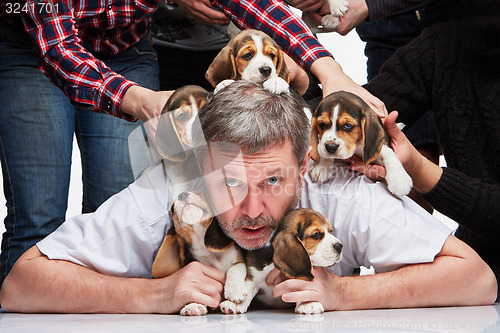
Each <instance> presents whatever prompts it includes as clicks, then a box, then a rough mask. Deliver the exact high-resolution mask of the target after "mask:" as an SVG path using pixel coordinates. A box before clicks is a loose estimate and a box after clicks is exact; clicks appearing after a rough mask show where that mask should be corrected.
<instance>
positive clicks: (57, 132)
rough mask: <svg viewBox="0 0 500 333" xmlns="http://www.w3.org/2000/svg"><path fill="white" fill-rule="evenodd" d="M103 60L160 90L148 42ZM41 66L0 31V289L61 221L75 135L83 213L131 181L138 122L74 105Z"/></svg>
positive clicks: (15, 38) (11, 34)
mask: <svg viewBox="0 0 500 333" xmlns="http://www.w3.org/2000/svg"><path fill="white" fill-rule="evenodd" d="M103 60H104V62H105V63H106V65H107V66H109V67H110V68H111V69H112V70H113V71H115V72H117V73H120V74H121V75H123V76H124V77H126V78H127V79H129V80H132V81H135V82H137V83H138V84H140V85H141V86H143V87H147V88H150V89H153V90H158V87H159V83H158V75H159V70H158V64H157V61H156V52H155V51H154V49H153V47H152V45H151V43H150V42H149V40H147V39H144V40H143V41H141V42H139V43H137V44H136V45H134V46H133V47H131V48H129V49H128V50H127V51H125V52H123V53H120V54H118V55H116V56H110V57H106V58H105V59H103ZM39 61H40V59H39V56H38V53H37V49H36V46H35V45H34V44H33V43H32V42H31V40H30V39H29V38H28V36H27V35H26V34H25V33H23V32H19V31H13V28H11V27H7V26H5V25H0V157H1V159H0V161H1V165H2V172H3V179H4V193H5V197H6V199H7V217H6V218H5V228H6V232H5V234H4V235H3V240H2V253H1V256H0V261H1V263H0V284H1V283H2V282H3V279H4V278H5V276H7V274H8V273H9V271H10V270H11V268H12V266H13V265H14V263H15V262H16V260H17V259H18V258H19V256H20V255H21V254H23V253H24V252H25V251H26V250H27V249H28V248H30V247H31V246H33V245H34V244H35V243H36V242H37V241H39V240H41V239H42V238H44V237H45V236H46V235H48V234H49V233H51V232H52V231H54V230H55V229H56V228H57V227H58V226H59V225H60V224H61V223H62V222H63V221H64V220H65V212H66V208H67V204H68V189H69V180H70V169H71V151H72V147H73V135H74V134H76V138H77V141H78V145H79V147H80V153H81V159H82V175H83V176H82V178H83V179H82V181H83V212H92V211H94V210H95V209H96V208H97V207H99V205H101V203H103V202H104V201H105V200H106V199H107V198H109V197H110V196H111V195H113V194H115V193H117V192H119V191H120V190H122V189H124V188H125V187H126V186H127V185H128V184H130V183H131V182H133V181H134V176H133V173H132V168H131V165H130V159H129V153H128V145H127V143H128V136H129V134H130V132H131V131H132V130H134V129H135V128H136V127H137V126H140V123H139V122H136V123H133V122H127V121H125V120H122V119H119V118H116V117H113V116H109V115H106V114H100V113H96V112H92V111H89V110H83V109H79V108H77V107H75V106H73V105H72V104H71V103H70V101H69V99H68V98H67V97H66V96H65V95H64V94H63V93H62V92H61V91H60V90H59V89H58V88H57V87H56V86H55V85H53V84H52V83H51V82H50V81H49V80H48V78H47V77H46V76H45V75H43V74H42V72H41V71H40V70H39V69H38V63H39Z"/></svg>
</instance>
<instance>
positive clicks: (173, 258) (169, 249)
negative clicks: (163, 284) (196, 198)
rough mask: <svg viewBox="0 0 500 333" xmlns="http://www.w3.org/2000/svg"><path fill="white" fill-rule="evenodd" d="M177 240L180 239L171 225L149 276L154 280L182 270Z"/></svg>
mask: <svg viewBox="0 0 500 333" xmlns="http://www.w3.org/2000/svg"><path fill="white" fill-rule="evenodd" d="M178 238H180V237H179V235H177V234H176V232H175V228H174V225H172V226H171V227H170V229H169V230H168V232H167V236H165V239H164V240H163V243H162V244H161V246H160V249H159V250H158V254H157V255H156V258H155V260H154V262H153V266H152V268H151V274H152V275H153V277H154V278H162V277H165V276H169V275H172V274H174V273H175V272H177V271H178V270H179V269H181V268H182V266H183V262H182V261H183V260H182V258H181V251H180V245H179V243H180V242H181V239H178Z"/></svg>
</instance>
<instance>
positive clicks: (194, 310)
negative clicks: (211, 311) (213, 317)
mask: <svg viewBox="0 0 500 333" xmlns="http://www.w3.org/2000/svg"><path fill="white" fill-rule="evenodd" d="M207 313H208V310H207V307H206V306H205V305H203V304H200V303H189V304H188V305H186V306H185V307H183V308H182V309H181V316H204V315H206V314H207Z"/></svg>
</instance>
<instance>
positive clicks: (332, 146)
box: [325, 143, 339, 154]
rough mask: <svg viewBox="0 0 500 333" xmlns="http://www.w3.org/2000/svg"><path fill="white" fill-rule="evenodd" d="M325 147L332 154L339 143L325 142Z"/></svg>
mask: <svg viewBox="0 0 500 333" xmlns="http://www.w3.org/2000/svg"><path fill="white" fill-rule="evenodd" d="M325 149H326V151H327V152H329V153H330V154H333V153H335V152H336V151H337V149H339V145H338V144H336V143H325Z"/></svg>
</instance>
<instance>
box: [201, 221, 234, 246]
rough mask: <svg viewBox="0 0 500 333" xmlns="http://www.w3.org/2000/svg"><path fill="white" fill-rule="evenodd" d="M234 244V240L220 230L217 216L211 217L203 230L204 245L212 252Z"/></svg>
mask: <svg viewBox="0 0 500 333" xmlns="http://www.w3.org/2000/svg"><path fill="white" fill-rule="evenodd" d="M233 245H234V241H233V240H232V239H231V238H229V237H227V236H226V234H225V233H224V232H223V231H222V229H221V228H220V225H219V221H218V220H217V218H215V217H214V218H212V221H211V222H210V225H209V226H208V229H207V231H206V232H205V246H206V247H207V249H209V250H210V251H212V252H222V251H225V250H227V249H229V248H231V246H233Z"/></svg>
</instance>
